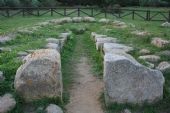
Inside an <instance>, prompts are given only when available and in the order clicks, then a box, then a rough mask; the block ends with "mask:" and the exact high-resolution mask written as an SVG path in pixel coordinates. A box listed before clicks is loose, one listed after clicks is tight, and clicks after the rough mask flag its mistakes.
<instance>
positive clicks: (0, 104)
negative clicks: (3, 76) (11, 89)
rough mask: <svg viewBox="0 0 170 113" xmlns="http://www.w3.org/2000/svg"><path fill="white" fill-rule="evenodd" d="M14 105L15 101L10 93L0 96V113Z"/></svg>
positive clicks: (5, 111) (7, 110)
mask: <svg viewBox="0 0 170 113" xmlns="http://www.w3.org/2000/svg"><path fill="white" fill-rule="evenodd" d="M15 105H16V101H15V99H14V98H13V96H12V95H11V94H5V95H3V96H2V97H0V113H7V112H9V111H11V110H12V109H13V108H14V107H15Z"/></svg>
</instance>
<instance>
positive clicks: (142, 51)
mask: <svg viewBox="0 0 170 113" xmlns="http://www.w3.org/2000/svg"><path fill="white" fill-rule="evenodd" d="M150 53H151V52H150V51H149V50H148V49H141V50H140V51H139V54H141V55H147V54H150Z"/></svg>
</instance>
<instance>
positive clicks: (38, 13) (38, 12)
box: [37, 8, 40, 16]
mask: <svg viewBox="0 0 170 113" xmlns="http://www.w3.org/2000/svg"><path fill="white" fill-rule="evenodd" d="M37 16H40V10H39V8H38V9H37Z"/></svg>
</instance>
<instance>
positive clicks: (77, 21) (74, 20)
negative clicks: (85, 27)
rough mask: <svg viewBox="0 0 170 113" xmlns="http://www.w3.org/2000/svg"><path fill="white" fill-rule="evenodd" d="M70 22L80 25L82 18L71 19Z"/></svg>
mask: <svg viewBox="0 0 170 113" xmlns="http://www.w3.org/2000/svg"><path fill="white" fill-rule="evenodd" d="M72 20H73V22H75V23H80V22H82V21H83V18H82V17H73V18H72Z"/></svg>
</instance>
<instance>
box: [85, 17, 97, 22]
mask: <svg viewBox="0 0 170 113" xmlns="http://www.w3.org/2000/svg"><path fill="white" fill-rule="evenodd" d="M83 21H84V22H95V21H96V19H95V18H93V17H83Z"/></svg>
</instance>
